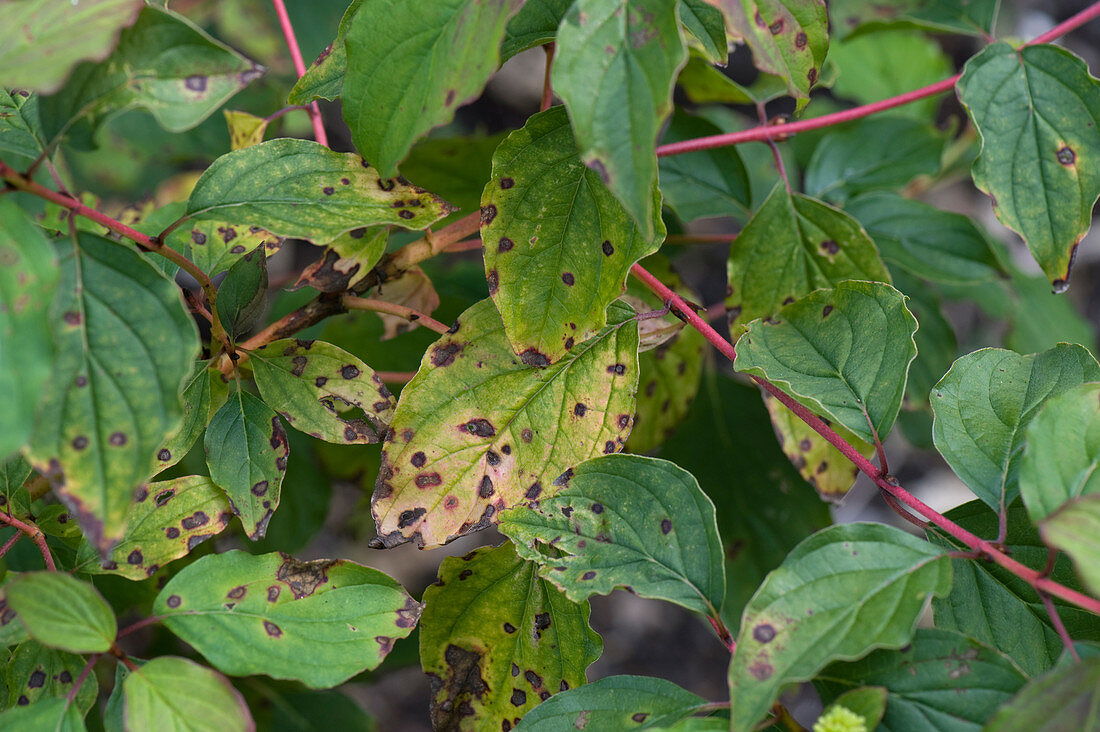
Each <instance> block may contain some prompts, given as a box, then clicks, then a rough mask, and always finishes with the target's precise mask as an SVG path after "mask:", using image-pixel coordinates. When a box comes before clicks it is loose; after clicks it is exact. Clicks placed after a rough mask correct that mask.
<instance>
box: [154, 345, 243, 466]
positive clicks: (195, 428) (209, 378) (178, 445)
mask: <svg viewBox="0 0 1100 732" xmlns="http://www.w3.org/2000/svg"><path fill="white" fill-rule="evenodd" d="M215 366H216V362H215V363H208V362H206V361H196V362H195V364H194V371H193V372H192V376H191V379H190V380H189V381H188V382H187V384H186V385H185V386H184V388H183V396H182V397H181V399H182V402H183V424H181V425H180V427H179V429H178V430H176V431H175V432H174V433H173V434H172V435H171V436H169V438H168V439H167V440H166V441H165V442H163V443H162V445H161V448H160V449H159V450H157V463H156V468H155V470H156V472H158V473H159V472H160V471H162V470H164V469H166V468H169V467H171V466H173V465H175V464H176V463H178V462H179V461H180V460H183V458H184V457H185V456H186V455H187V453H188V451H189V450H190V449H191V448H192V446H194V444H195V440H197V439H199V435H201V434H202V433H203V431H204V430H205V429H206V425H208V424H210V420H211V419H213V418H214V415H215V414H217V413H218V410H219V409H221V408H222V405H223V404H225V402H226V400H227V399H228V398H229V384H228V383H227V380H226V377H225V376H223V375H222V373H221V372H220V371H218V369H217V368H215Z"/></svg>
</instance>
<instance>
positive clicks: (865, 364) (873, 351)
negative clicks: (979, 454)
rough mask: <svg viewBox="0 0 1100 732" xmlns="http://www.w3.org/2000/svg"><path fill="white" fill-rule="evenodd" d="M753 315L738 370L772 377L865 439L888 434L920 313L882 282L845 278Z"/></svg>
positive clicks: (741, 347) (740, 344)
mask: <svg viewBox="0 0 1100 732" xmlns="http://www.w3.org/2000/svg"><path fill="white" fill-rule="evenodd" d="M779 318H780V319H779V321H778V322H774V321H773V322H771V323H769V322H768V321H766V320H765V321H754V322H753V323H751V324H750V325H749V329H748V331H747V332H746V333H745V335H744V336H743V337H742V338H741V340H740V341H739V342H738V347H737V361H736V363H735V365H734V367H735V368H736V369H737V370H738V371H742V372H745V373H750V374H755V375H756V376H760V377H763V378H765V379H767V380H768V381H771V382H772V383H774V384H775V385H776V386H778V387H779V388H780V389H782V390H783V391H785V392H786V393H787V394H790V395H791V396H793V397H794V398H796V399H798V400H799V401H800V402H802V403H804V404H806V405H807V406H809V407H810V408H811V409H813V410H815V411H817V412H818V413H820V414H824V415H825V416H827V417H828V418H830V419H833V420H835V421H837V422H840V423H841V424H842V425H844V426H845V427H847V428H848V429H849V430H851V431H852V432H853V433H855V434H856V436H858V437H859V438H860V439H861V440H863V441H864V442H868V443H874V442H875V436H876V435H877V436H878V438H879V439H880V440H882V439H885V438H886V435H887V434H888V433H889V432H890V428H891V427H892V426H893V424H894V419H895V418H896V417H897V415H898V409H899V408H900V407H901V399H902V395H903V394H904V392H905V379H906V375H907V373H908V371H909V364H910V363H912V361H913V359H914V358H915V357H916V355H917V348H916V344H915V343H914V341H913V334H914V333H915V332H916V330H917V320H916V318H914V317H913V315H912V313H910V312H909V311H908V310H907V309H906V308H905V296H904V295H902V294H901V293H900V292H898V291H897V290H895V289H894V288H893V287H891V286H890V285H885V284H882V283H881V282H857V281H847V282H841V283H840V284H838V285H837V286H836V288H835V289H833V290H818V291H816V292H813V293H811V294H809V295H807V296H806V297H804V298H802V299H801V300H798V301H796V302H794V303H792V304H790V305H788V306H786V307H784V308H783V309H782V310H780V311H779Z"/></svg>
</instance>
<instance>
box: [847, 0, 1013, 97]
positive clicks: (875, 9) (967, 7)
mask: <svg viewBox="0 0 1100 732" xmlns="http://www.w3.org/2000/svg"><path fill="white" fill-rule="evenodd" d="M999 5H1000V0H878V1H877V2H875V3H868V2H867V1H866V0H831V2H830V3H829V16H830V17H831V18H832V21H833V24H832V31H833V36H834V38H836V39H838V40H839V39H841V38H844V37H846V36H848V35H849V34H851V33H852V32H853V31H856V30H859V29H862V28H870V29H876V28H878V27H879V26H880V25H882V24H887V25H889V24H892V23H900V24H904V25H906V26H916V27H918V28H925V29H928V30H931V31H936V32H940V33H965V34H968V35H973V36H983V37H989V35H990V33H992V32H993V23H994V21H995V20H996V18H997V8H998V6H999ZM909 88H912V87H909Z"/></svg>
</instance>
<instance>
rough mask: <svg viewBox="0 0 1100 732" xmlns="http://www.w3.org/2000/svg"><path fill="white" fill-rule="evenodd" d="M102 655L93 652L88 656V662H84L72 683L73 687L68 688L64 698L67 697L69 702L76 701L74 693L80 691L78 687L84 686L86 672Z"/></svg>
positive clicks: (90, 670) (88, 671)
mask: <svg viewBox="0 0 1100 732" xmlns="http://www.w3.org/2000/svg"><path fill="white" fill-rule="evenodd" d="M102 655H103V654H102V653H93V654H92V655H91V656H89V657H88V662H87V663H85V664H84V668H82V669H81V670H80V675H79V676H77V677H76V682H75V683H74V684H73V688H71V689H69V693H68V694H67V695H66V697H65V698H66V699H68V701H69V703H70V704H72V703H73V702H75V701H76V695H77V694H79V693H80V687H82V686H84V682H85V680H87V678H88V674H90V673H91V672H92V669H93V668H94V667H95V665H96V662H97V661H98V660H99V657H100V656H102Z"/></svg>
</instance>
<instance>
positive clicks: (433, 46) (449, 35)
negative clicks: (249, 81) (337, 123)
mask: <svg viewBox="0 0 1100 732" xmlns="http://www.w3.org/2000/svg"><path fill="white" fill-rule="evenodd" d="M522 4H523V3H522V0H436V2H432V3H428V4H427V5H410V4H409V3H407V2H405V1H404V0H363V2H362V3H361V4H360V6H359V10H358V11H357V12H356V13H355V17H354V18H353V19H352V21H351V26H350V27H349V28H348V31H347V36H346V38H345V39H344V44H345V47H346V49H347V57H348V61H347V64H348V70H347V74H346V76H345V78H344V90H343V97H342V99H343V108H344V121H345V122H347V124H348V127H350V128H351V139H352V141H353V142H354V143H355V147H356V149H358V150H359V151H360V152H362V153H363V157H365V158H366V159H367V160H370V161H371V163H373V164H374V166H375V167H376V168H378V170H379V171H380V172H381V173H382V174H383V175H384V176H387V177H388V176H392V175H393V174H394V173H396V172H397V165H398V163H400V162H401V161H402V160H403V159H404V157H405V155H406V154H407V153H408V152H409V148H410V147H412V144H413V143H414V142H416V140H417V139H419V138H420V137H422V136H423V135H424V134H425V133H426V132H428V131H429V130H431V129H432V128H433V127H439V126H440V125H444V124H447V123H448V122H450V121H451V120H452V119H453V118H454V113H455V110H456V109H457V108H458V107H459V106H461V105H462V104H465V103H466V102H468V101H471V100H472V99H473V98H474V97H477V96H478V95H479V94H481V90H482V89H483V88H484V86H485V82H486V81H488V80H489V76H490V75H491V74H492V73H493V72H494V71H496V69H497V66H498V65H499V63H500V42H501V40H502V39H503V38H504V29H505V26H506V25H507V23H508V19H509V18H510V17H511V16H512V14H513V13H515V12H516V10H518V9H519V8H520V6H521V5H522ZM380 27H384V28H385V29H386V32H385V33H379V32H378V29H379V28H380Z"/></svg>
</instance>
